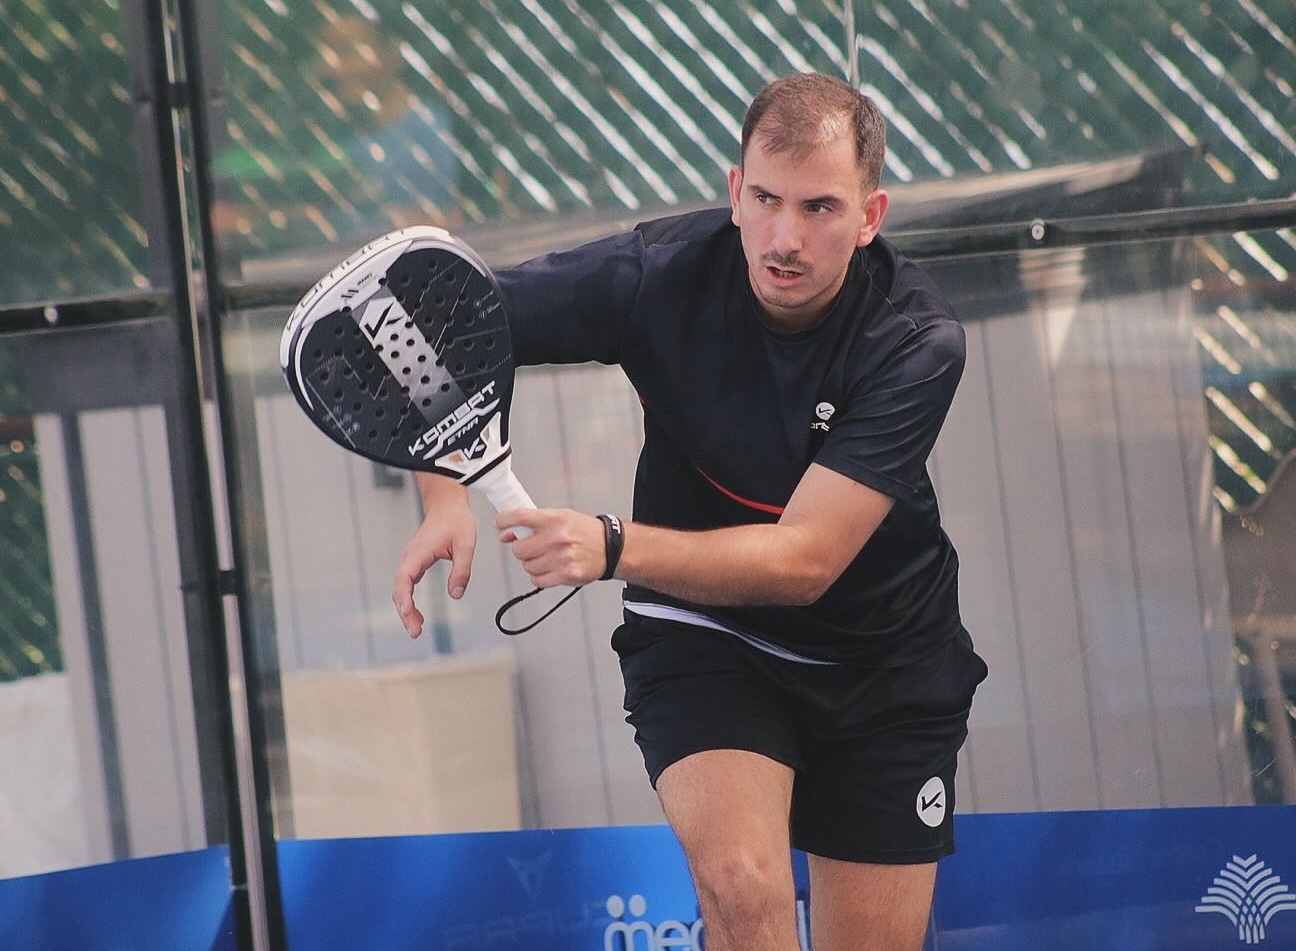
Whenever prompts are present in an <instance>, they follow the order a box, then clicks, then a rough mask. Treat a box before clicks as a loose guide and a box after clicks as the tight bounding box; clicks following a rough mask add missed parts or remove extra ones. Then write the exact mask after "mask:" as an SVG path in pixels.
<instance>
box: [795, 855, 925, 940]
mask: <svg viewBox="0 0 1296 951" xmlns="http://www.w3.org/2000/svg"><path fill="white" fill-rule="evenodd" d="M809 864H810V935H811V938H812V940H813V942H814V948H815V951H921V948H922V944H923V937H924V935H926V933H927V921H928V918H929V917H930V914H931V900H932V889H933V887H934V885H935V882H936V863H935V862H929V863H926V864H923V865H871V864H864V863H858V862H841V861H838V860H836V859H826V858H823V857H821V856H818V855H811V856H809Z"/></svg>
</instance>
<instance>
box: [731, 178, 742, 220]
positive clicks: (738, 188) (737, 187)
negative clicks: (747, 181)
mask: <svg viewBox="0 0 1296 951" xmlns="http://www.w3.org/2000/svg"><path fill="white" fill-rule="evenodd" d="M742 181H743V171H742V166H741V165H731V166H729V217H730V219H731V220H732V221H733V223H734V226H735V227H738V228H741V227H742V222H741V221H739V220H738V219H739V218H740V217H741V215H740V214H739V212H738V206H739V201H738V199H739V198H741V197H742Z"/></svg>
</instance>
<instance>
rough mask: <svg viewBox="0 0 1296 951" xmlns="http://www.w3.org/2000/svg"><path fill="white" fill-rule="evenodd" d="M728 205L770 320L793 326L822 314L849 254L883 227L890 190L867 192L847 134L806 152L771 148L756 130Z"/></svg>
mask: <svg viewBox="0 0 1296 951" xmlns="http://www.w3.org/2000/svg"><path fill="white" fill-rule="evenodd" d="M729 204H730V207H731V209H732V212H733V222H734V224H735V225H737V226H738V228H739V229H740V231H741V232H742V245H743V252H744V253H745V254H746V256H747V273H748V276H749V278H750V280H751V287H752V292H753V293H754V294H755V296H756V302H757V304H758V305H759V307H760V309H761V311H762V314H763V316H764V317H765V319H766V323H767V324H768V325H769V326H770V327H771V328H772V329H774V330H780V331H795V330H804V329H806V328H809V327H812V326H814V325H815V324H816V323H817V322H818V321H819V319H820V318H821V317H823V315H824V313H825V312H826V311H827V309H828V305H829V304H830V303H832V300H833V298H834V297H835V296H836V294H837V291H838V290H840V289H841V286H842V282H843V281H844V280H845V278H846V268H847V266H848V265H849V264H850V259H851V255H852V254H853V253H854V251H855V249H856V248H857V247H861V248H862V247H864V245H866V244H868V243H869V242H870V241H872V240H873V238H874V236H875V235H877V233H878V229H880V228H881V227H882V219H883V217H885V215H886V209H887V194H886V192H884V191H881V190H875V191H872V192H865V190H864V184H863V180H862V178H861V176H860V171H859V166H858V165H857V164H856V161H855V147H854V143H853V142H852V141H851V139H850V137H849V136H847V135H842V136H839V137H837V138H835V139H833V140H831V141H830V142H828V143H826V144H824V145H822V146H820V147H818V148H816V149H815V150H814V151H813V152H811V153H810V154H809V155H806V156H796V155H794V154H792V153H789V152H781V153H777V154H771V153H769V152H766V151H765V149H764V148H763V145H762V140H761V138H760V136H759V135H757V136H756V137H754V138H753V140H752V141H751V142H750V143H749V145H748V148H747V155H746V157H745V159H744V164H743V167H741V168H739V167H738V166H734V167H733V168H731V169H730V170H729Z"/></svg>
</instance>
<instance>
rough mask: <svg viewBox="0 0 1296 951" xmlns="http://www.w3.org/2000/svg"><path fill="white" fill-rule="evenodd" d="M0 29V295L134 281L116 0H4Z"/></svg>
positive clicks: (133, 195)
mask: <svg viewBox="0 0 1296 951" xmlns="http://www.w3.org/2000/svg"><path fill="white" fill-rule="evenodd" d="M4 31H5V45H4V55H3V56H0V142H2V143H4V145H3V153H4V154H3V161H0V247H3V248H4V258H5V266H4V268H2V269H0V304H9V303H17V302H24V301H35V300H42V299H47V298H51V297H70V296H81V295H88V294H96V293H103V292H108V291H116V290H122V289H128V288H139V287H146V286H147V285H148V280H147V278H146V277H145V274H144V273H143V272H144V255H145V249H146V248H147V246H148V239H147V237H146V234H145V228H144V225H143V220H144V219H143V214H142V211H141V201H140V195H139V193H138V188H137V185H136V183H137V181H138V171H137V167H136V166H137V153H136V150H135V147H134V130H133V127H132V123H133V121H134V115H133V104H132V101H131V97H132V90H130V89H129V88H128V80H127V70H126V64H127V49H128V47H129V45H130V39H129V38H128V37H127V36H126V35H125V22H124V16H123V14H122V10H121V7H120V5H119V4H116V3H92V4H80V3H69V2H68V0H30V2H25V3H14V4H6V5H5V27H4Z"/></svg>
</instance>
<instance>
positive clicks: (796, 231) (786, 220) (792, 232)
mask: <svg viewBox="0 0 1296 951" xmlns="http://www.w3.org/2000/svg"><path fill="white" fill-rule="evenodd" d="M804 240H805V237H804V233H803V231H802V226H801V222H800V221H799V220H798V219H797V216H796V215H794V214H791V213H789V212H787V211H782V212H780V213H779V215H778V216H777V217H776V218H775V220H774V235H773V241H772V242H771V243H772V248H771V250H772V251H773V252H774V253H775V254H779V255H782V256H785V257H786V256H788V255H792V254H796V253H797V252H798V251H800V250H801V246H802V244H803V243H804Z"/></svg>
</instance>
